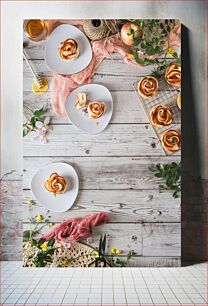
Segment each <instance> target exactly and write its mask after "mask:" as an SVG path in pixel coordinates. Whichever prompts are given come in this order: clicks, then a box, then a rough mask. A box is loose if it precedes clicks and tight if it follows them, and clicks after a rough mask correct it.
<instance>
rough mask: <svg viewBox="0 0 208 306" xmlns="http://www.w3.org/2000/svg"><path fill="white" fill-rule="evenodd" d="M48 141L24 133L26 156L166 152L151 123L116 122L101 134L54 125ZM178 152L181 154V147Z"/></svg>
mask: <svg viewBox="0 0 208 306" xmlns="http://www.w3.org/2000/svg"><path fill="white" fill-rule="evenodd" d="M52 127H53V131H51V132H49V133H48V143H47V144H46V145H40V143H39V141H34V140H33V138H32V137H31V135H30V134H29V135H27V136H26V137H24V141H23V150H24V156H91V157H92V156H154V155H161V156H164V155H165V153H164V151H163V149H162V146H161V144H160V143H159V140H158V138H157V137H156V135H155V132H154V130H153V128H152V127H151V126H150V125H144V124H139V125H137V124H129V125H125V124H116V125H110V126H108V127H107V128H106V129H105V130H104V131H103V132H102V133H101V134H98V135H90V134H87V133H85V132H84V131H81V130H79V129H78V128H77V127H75V126H73V125H54V126H52ZM175 155H180V151H179V152H177V153H176V154H175Z"/></svg>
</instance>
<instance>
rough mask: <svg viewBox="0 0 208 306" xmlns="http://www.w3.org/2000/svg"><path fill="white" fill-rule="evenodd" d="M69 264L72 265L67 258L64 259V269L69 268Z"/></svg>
mask: <svg viewBox="0 0 208 306" xmlns="http://www.w3.org/2000/svg"><path fill="white" fill-rule="evenodd" d="M69 264H70V262H69V261H68V259H67V258H65V259H63V261H62V267H68V266H69Z"/></svg>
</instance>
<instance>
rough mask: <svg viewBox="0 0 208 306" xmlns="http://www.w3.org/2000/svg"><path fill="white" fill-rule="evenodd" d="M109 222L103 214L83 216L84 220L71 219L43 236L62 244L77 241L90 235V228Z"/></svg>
mask: <svg viewBox="0 0 208 306" xmlns="http://www.w3.org/2000/svg"><path fill="white" fill-rule="evenodd" d="M109 221H110V219H109V217H108V215H107V214H106V213H104V212H101V213H99V214H93V215H88V216H85V217H84V218H71V219H68V220H66V221H63V222H61V223H60V224H58V225H56V226H55V227H54V228H53V229H52V230H51V231H50V232H49V233H47V234H45V235H44V236H43V238H44V239H46V240H49V239H50V238H52V237H54V238H55V240H56V241H57V242H61V243H63V244H68V243H72V242H75V241H79V240H81V239H84V238H88V237H90V236H91V235H92V228H93V227H95V226H98V225H101V224H104V223H108V222H109Z"/></svg>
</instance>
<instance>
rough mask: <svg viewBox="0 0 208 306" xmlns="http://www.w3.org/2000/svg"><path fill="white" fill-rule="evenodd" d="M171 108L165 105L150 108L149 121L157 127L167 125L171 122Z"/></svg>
mask: <svg viewBox="0 0 208 306" xmlns="http://www.w3.org/2000/svg"><path fill="white" fill-rule="evenodd" d="M172 116H173V113H172V110H171V108H170V107H169V106H167V105H156V106H154V107H153V108H152V110H151V113H150V121H151V123H152V124H153V125H155V126H157V127H163V126H165V125H169V124H171V122H172Z"/></svg>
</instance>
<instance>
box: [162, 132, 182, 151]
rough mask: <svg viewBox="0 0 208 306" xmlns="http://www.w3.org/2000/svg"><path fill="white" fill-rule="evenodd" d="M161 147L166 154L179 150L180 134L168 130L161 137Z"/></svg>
mask: <svg viewBox="0 0 208 306" xmlns="http://www.w3.org/2000/svg"><path fill="white" fill-rule="evenodd" d="M162 146H163V148H164V149H165V150H166V151H168V152H176V151H178V150H180V148H181V134H180V133H179V132H178V131H176V130H169V131H166V132H164V133H163V135H162Z"/></svg>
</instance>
